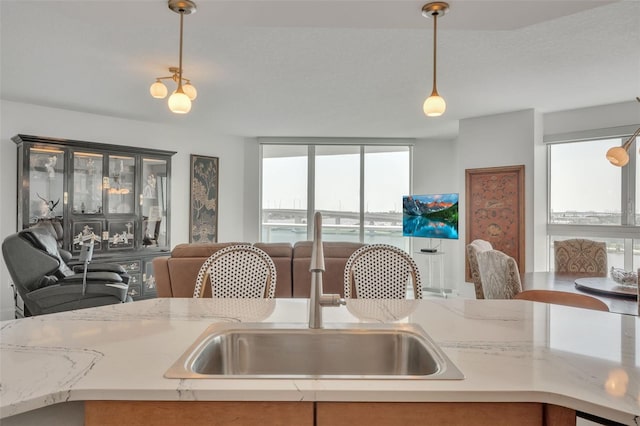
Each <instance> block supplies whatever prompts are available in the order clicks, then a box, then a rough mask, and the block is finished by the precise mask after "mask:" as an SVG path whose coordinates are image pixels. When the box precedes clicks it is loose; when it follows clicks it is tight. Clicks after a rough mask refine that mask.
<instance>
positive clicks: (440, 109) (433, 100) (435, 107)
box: [422, 1, 449, 117]
mask: <svg viewBox="0 0 640 426" xmlns="http://www.w3.org/2000/svg"><path fill="white" fill-rule="evenodd" d="M448 10H449V4H448V3H445V2H442V1H436V2H433V3H427V4H425V5H424V6H422V16H424V17H427V18H433V90H432V91H431V95H430V96H429V97H428V98H427V100H426V101H424V105H423V106H422V109H423V111H424V113H425V115H426V116H427V117H439V116H441V115H442V114H443V113H444V111H445V110H446V109H447V103H446V102H445V101H444V99H443V98H442V96H440V95H439V94H438V89H437V88H436V46H437V45H436V41H437V39H436V37H437V30H438V17H439V16H444V14H445V13H446V12H447V11H448Z"/></svg>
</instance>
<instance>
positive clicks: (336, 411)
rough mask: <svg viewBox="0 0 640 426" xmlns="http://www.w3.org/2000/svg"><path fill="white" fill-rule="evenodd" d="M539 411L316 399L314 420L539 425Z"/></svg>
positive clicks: (332, 425) (338, 425) (340, 425)
mask: <svg viewBox="0 0 640 426" xmlns="http://www.w3.org/2000/svg"><path fill="white" fill-rule="evenodd" d="M543 414H544V413H543V404H538V403H519V402H514V403H484V402H483V403H475V402H470V403H450V402H432V403H420V402H415V403H414V402H398V403H395V402H390V403H375V402H318V403H317V412H316V416H317V423H316V424H317V426H357V425H366V426H397V425H409V424H415V425H420V426H444V425H447V426H457V425H460V426H462V425H465V426H468V425H473V426H513V425H518V426H540V425H543ZM554 425H555V424H554ZM574 425H575V423H574Z"/></svg>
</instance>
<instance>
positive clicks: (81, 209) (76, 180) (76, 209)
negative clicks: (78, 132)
mask: <svg viewBox="0 0 640 426" xmlns="http://www.w3.org/2000/svg"><path fill="white" fill-rule="evenodd" d="M102 159H103V156H102V154H95V153H92V152H75V153H74V154H73V199H72V202H73V205H72V211H73V213H75V214H102V208H103V207H102V206H103V200H102Z"/></svg>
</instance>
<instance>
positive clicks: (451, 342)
mask: <svg viewBox="0 0 640 426" xmlns="http://www.w3.org/2000/svg"><path fill="white" fill-rule="evenodd" d="M307 303H308V301H307V300H306V299H273V300H259V301H247V300H236V299H231V300H226V301H225V300H220V299H217V300H216V299H179V298H174V299H151V300H146V301H139V302H134V303H129V304H120V305H110V306H103V307H99V308H91V309H83V310H78V311H70V312H64V313H59V314H52V315H43V316H39V317H31V318H26V319H21V320H12V321H4V322H2V323H0V327H1V329H0V360H1V361H0V380H1V389H0V419H1V422H2V424H3V425H5V424H6V425H18V424H35V422H38V421H43V422H44V420H45V419H46V420H47V424H49V425H55V424H67V425H69V424H74V423H75V424H83V423H82V422H83V421H85V415H86V416H87V424H91V422H92V421H93V422H94V423H95V424H99V422H102V421H104V419H100V417H99V414H100V413H101V412H105V410H114V411H110V413H116V412H117V413H121V415H122V416H124V418H125V419H126V418H128V417H127V413H136V412H137V413H144V412H145V410H149V413H157V412H163V410H165V411H164V412H165V414H163V415H164V416H165V417H164V418H166V419H168V418H169V417H170V416H171V414H166V413H174V414H175V413H178V414H176V415H177V416H182V415H184V413H185V412H192V413H193V412H195V413H197V412H199V411H198V410H201V411H200V412H215V409H216V408H215V405H214V404H223V405H222V406H221V407H222V408H220V409H221V410H222V411H224V412H229V409H230V408H233V407H236V408H238V409H240V410H245V411H246V410H262V411H261V412H262V413H263V416H265V418H271V414H269V413H288V412H289V411H288V410H292V411H293V412H295V414H293V415H294V416H295V415H302V416H306V415H307V414H308V415H310V416H312V415H313V414H314V412H315V413H316V415H318V416H326V417H325V418H326V419H331V416H330V414H331V412H335V410H341V412H340V417H341V418H343V419H349V416H350V414H349V413H351V412H350V411H349V410H350V406H347V405H344V404H345V403H356V404H353V407H355V408H354V409H355V411H354V413H356V412H358V410H360V411H359V414H358V415H362V413H365V414H366V413H374V414H371V415H372V416H382V415H380V414H378V413H377V412H375V411H374V407H376V406H379V405H381V404H382V405H383V406H386V405H384V404H383V403H392V404H387V405H388V406H389V407H391V408H392V409H396V410H401V411H402V412H407V411H410V412H415V413H422V411H421V410H423V409H424V410H427V411H426V413H427V414H424V413H423V414H421V415H426V416H428V415H429V414H428V413H429V411H428V410H429V409H431V408H433V409H434V410H436V411H437V410H440V411H442V410H444V412H446V410H452V411H453V412H464V407H469V406H473V407H475V406H476V405H474V404H480V405H479V406H481V407H484V410H485V411H487V410H489V411H491V410H493V411H494V413H493V415H500V413H501V411H500V410H502V409H504V412H505V413H508V412H509V410H510V409H511V408H514V409H515V410H516V411H515V414H513V415H516V416H517V415H519V414H518V410H519V409H520V408H522V407H525V408H526V407H527V403H536V404H538V405H540V406H541V407H548V408H550V409H555V408H559V409H560V410H562V409H563V407H564V408H568V409H570V410H568V411H569V412H570V413H571V412H573V410H575V411H577V412H580V413H586V414H588V415H593V416H597V417H599V418H603V419H610V420H612V421H615V422H619V423H622V424H630V425H634V424H640V420H639V418H640V349H639V348H638V347H639V342H640V320H639V319H638V317H634V316H630V315H620V314H613V313H607V312H599V311H590V310H584V309H578V308H570V307H565V306H557V305H546V304H542V303H534V302H528V301H519V300H518V301H516V300H514V301H508V300H479V301H478V300H466V299H446V300H421V301H395V302H394V301H392V302H390V303H387V302H383V301H369V302H367V303H366V304H365V305H362V304H351V305H348V306H347V307H336V308H324V310H323V313H324V322H325V327H327V328H330V327H331V324H332V323H333V324H344V323H351V324H352V325H353V326H354V327H357V324H358V323H362V322H385V323H386V322H394V321H398V322H409V323H414V324H418V325H420V326H421V327H422V328H423V329H424V330H425V331H426V332H427V334H428V335H429V336H430V337H431V338H432V339H433V340H434V341H435V342H436V343H437V344H438V345H439V347H440V348H441V349H442V350H443V351H444V352H445V353H446V355H447V356H448V357H449V358H450V360H451V361H453V363H454V364H455V365H456V366H457V367H458V368H459V369H460V370H461V371H462V373H463V374H464V376H465V378H464V379H463V380H407V379H398V380H389V379H381V380H371V379H331V380H329V379H321V380H317V379H225V378H222V379H167V378H165V377H164V376H163V374H164V373H165V371H167V369H168V368H169V367H170V366H171V365H172V364H173V363H174V362H175V361H176V360H177V359H178V358H179V357H180V356H181V355H182V354H183V352H184V351H185V350H186V349H187V348H188V347H189V346H190V345H191V344H192V343H193V342H194V341H195V340H196V339H197V338H198V336H199V335H200V334H201V333H202V332H203V331H204V330H205V329H206V328H207V327H208V326H209V325H211V324H212V323H216V322H271V323H278V324H281V325H284V326H286V324H294V323H295V324H296V325H297V326H300V324H304V323H306V322H307V316H308V306H307ZM282 350H286V348H283V349H282ZM354 356H365V355H363V354H354ZM366 356H375V354H366ZM208 401H216V403H210V404H212V405H207V402H208ZM245 403H246V404H249V405H243V404H245ZM265 403H267V404H265ZM370 403H374V404H370ZM523 403H524V404H523ZM127 404H134V405H132V406H129V405H127ZM147 404H151V405H147ZM202 404H204V405H202ZM225 404H226V405H225ZM250 404H259V405H250ZM270 404H271V405H270ZM273 404H275V405H273ZM277 404H282V405H277ZM314 404H316V405H314ZM325 404H326V405H325ZM332 404H333V405H332ZM336 404H338V405H336ZM341 404H342V405H341ZM448 404H449V405H448ZM518 404H520V405H518ZM547 404H549V405H547ZM185 407H187V408H186V409H185ZM510 407H511V408H510ZM298 408H300V409H298ZM119 410H120V411H119ZM127 410H129V411H127ZM269 410H272V411H269ZM314 410H315V411H314ZM372 410H373V411H372ZM480 411H482V410H480ZM96 413H97V414H96ZM327 413H328V414H327ZM470 413H472V414H471V415H475V414H473V413H476V412H475V411H470ZM254 414H255V413H254ZM96 415H98V417H95V416H96ZM108 416H109V417H111V416H113V414H109V415H108ZM379 418H382V417H379ZM92 419H93V420H92ZM469 420H470V422H469V424H477V423H475V422H474V421H473V419H469ZM56 421H58V422H59V423H56ZM117 421H119V422H120V423H117V424H125V423H126V421H122V419H120V420H118V418H115V419H114V424H116V423H115V422H117ZM332 422H333V421H332ZM277 423H278V422H277V421H274V424H277ZM249 424H250V423H249ZM300 424H302V423H300ZM309 424H313V422H311V423H309ZM318 424H319V422H318ZM369 424H371V423H369ZM504 424H508V423H504ZM521 424H525V423H521ZM531 424H533V423H531Z"/></svg>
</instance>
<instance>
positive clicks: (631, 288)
mask: <svg viewBox="0 0 640 426" xmlns="http://www.w3.org/2000/svg"><path fill="white" fill-rule="evenodd" d="M575 286H576V288H577V289H580V290H584V291H591V292H595V293H602V294H606V295H610V296H620V297H628V298H631V299H637V298H638V287H637V284H636V285H622V284H620V283H618V282H616V281H614V280H613V279H611V278H609V277H585V278H576V280H575Z"/></svg>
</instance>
